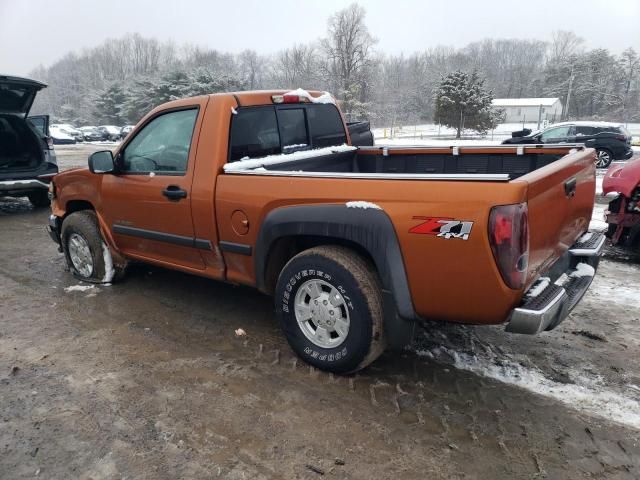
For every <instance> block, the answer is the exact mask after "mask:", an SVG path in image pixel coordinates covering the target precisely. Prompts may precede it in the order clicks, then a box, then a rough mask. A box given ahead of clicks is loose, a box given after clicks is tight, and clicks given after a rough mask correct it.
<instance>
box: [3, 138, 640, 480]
mask: <svg viewBox="0 0 640 480" xmlns="http://www.w3.org/2000/svg"><path fill="white" fill-rule="evenodd" d="M102 148H104V146H96V145H84V146H83V145H80V146H68V147H67V146H65V147H58V148H56V150H57V152H58V158H59V160H60V165H61V167H62V168H63V169H66V168H69V167H71V166H83V165H86V157H87V154H88V153H89V152H90V151H92V150H99V149H102ZM46 217H47V211H46V210H33V209H32V208H31V206H30V205H29V203H28V202H27V201H26V200H22V199H17V200H16V199H0V245H2V247H1V250H0V252H1V253H2V261H0V305H2V308H1V309H0V478H2V479H15V478H32V477H34V476H37V477H38V478H47V479H49V478H50V479H67V478H81V479H89V478H92V479H102V478H105V479H112V478H113V479H116V478H118V479H120V478H142V479H158V478H161V479H165V478H166V479H175V478H198V479H199V478H203V479H204V478H207V479H209V478H226V479H279V478H287V479H289V478H296V479H297V478H299V479H307V478H308V479H317V478H320V477H329V478H341V479H373V478H375V479H378V478H380V479H386V478H393V479H424V478H429V479H451V478H452V479H463V478H464V479H521V478H525V479H534V478H550V479H584V478H607V479H609V478H612V479H638V478H640V355H638V352H639V351H640V350H639V349H640V318H639V317H640V265H638V264H637V263H634V260H633V259H631V258H629V257H628V256H626V255H625V254H621V253H620V252H614V251H610V252H608V253H607V255H606V257H605V258H604V259H603V260H602V262H601V267H600V269H599V271H598V275H597V277H596V280H595V281H594V284H593V285H592V288H591V290H590V292H589V293H588V294H587V296H586V297H585V299H584V300H583V301H582V303H581V304H580V305H579V306H578V308H576V310H575V311H574V312H573V313H572V314H571V316H570V318H569V319H567V320H566V321H565V322H564V323H563V324H562V325H561V326H560V327H559V328H558V329H556V330H555V331H553V332H549V333H545V334H542V335H540V336H536V337H529V336H514V335H508V334H506V333H504V332H503V331H502V329H501V328H498V327H496V328H493V327H490V328H489V327H484V328H475V327H460V326H455V325H442V324H435V323H434V324H433V325H430V326H429V328H428V329H425V331H424V332H422V333H421V335H420V338H419V339H418V342H417V345H416V348H415V350H414V351H407V352H405V353H403V354H385V355H384V356H383V357H382V358H381V359H380V360H379V361H378V362H376V363H375V364H374V365H373V366H372V367H371V368H369V369H367V370H366V371H364V372H362V373H360V374H358V375H356V376H353V377H348V378H345V377H334V376H332V375H328V374H324V373H321V372H318V371H314V370H313V369H310V368H309V367H308V366H306V365H304V364H302V363H300V362H298V361H297V360H296V358H295V357H294V355H293V354H292V353H291V351H290V350H289V348H288V346H287V344H286V341H285V340H284V338H283V336H282V335H281V334H280V331H279V328H278V325H277V324H276V321H275V318H274V315H273V309H272V303H271V300H270V299H269V298H268V297H265V296H263V295H261V294H259V293H257V292H255V291H253V290H251V289H247V288H243V287H235V286H230V285H226V284H222V283H217V282H214V281H210V280H206V279H203V278H198V277H194V276H188V275H184V274H181V273H177V272H172V271H168V270H163V269H160V268H156V267H148V266H137V267H134V268H132V269H131V270H130V272H129V274H128V276H127V278H126V279H125V280H124V281H122V282H120V283H117V284H114V285H113V286H90V285H80V284H79V283H78V281H77V280H75V279H74V278H73V277H72V276H71V275H70V274H69V273H68V272H66V271H65V270H64V262H63V259H62V256H61V255H60V254H59V253H58V252H57V251H56V248H55V245H54V244H53V243H52V242H51V241H50V239H49V238H48V236H47V234H46V232H45V230H44V225H45V224H46ZM237 328H242V329H244V330H245V331H246V332H247V335H246V336H244V337H237V336H236V335H235V333H234V331H235V329H237Z"/></svg>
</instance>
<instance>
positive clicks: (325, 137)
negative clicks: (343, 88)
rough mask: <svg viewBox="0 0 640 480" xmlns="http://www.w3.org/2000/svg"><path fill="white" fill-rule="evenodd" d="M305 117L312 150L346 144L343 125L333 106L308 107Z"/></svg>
mask: <svg viewBox="0 0 640 480" xmlns="http://www.w3.org/2000/svg"><path fill="white" fill-rule="evenodd" d="M307 115H308V119H309V129H310V130H311V132H310V133H311V143H312V145H313V148H322V147H330V146H334V145H342V144H343V143H347V135H346V134H345V132H344V124H343V123H342V118H340V114H339V113H338V109H337V108H336V106H335V105H332V104H319V105H312V106H309V108H307Z"/></svg>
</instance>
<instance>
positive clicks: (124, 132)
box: [120, 125, 135, 140]
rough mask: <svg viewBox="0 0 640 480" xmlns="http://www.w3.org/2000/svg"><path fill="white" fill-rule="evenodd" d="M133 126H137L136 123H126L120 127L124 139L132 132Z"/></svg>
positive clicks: (121, 136) (121, 137)
mask: <svg viewBox="0 0 640 480" xmlns="http://www.w3.org/2000/svg"><path fill="white" fill-rule="evenodd" d="M133 127H135V125H125V126H124V127H122V128H121V129H120V139H121V140H124V139H125V138H127V135H129V134H130V133H131V131H132V130H133Z"/></svg>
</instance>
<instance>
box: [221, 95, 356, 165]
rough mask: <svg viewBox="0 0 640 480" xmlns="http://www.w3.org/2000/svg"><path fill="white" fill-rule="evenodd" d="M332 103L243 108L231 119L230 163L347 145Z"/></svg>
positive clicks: (342, 126) (337, 114) (345, 136)
mask: <svg viewBox="0 0 640 480" xmlns="http://www.w3.org/2000/svg"><path fill="white" fill-rule="evenodd" d="M346 141H347V135H346V133H345V130H344V125H343V123H342V118H341V117H340V114H339V113H338V109H337V108H336V106H335V105H332V104H300V105H297V104H296V105H295V106H293V105H278V106H275V105H274V106H271V105H269V106H264V107H262V106H261V107H243V108H239V109H238V113H237V114H235V115H233V116H232V120H231V138H230V147H229V161H230V162H235V161H237V160H241V159H243V158H260V157H266V156H267V155H274V154H280V153H290V152H294V151H297V150H305V149H312V148H322V147H329V146H333V145H342V144H344V143H346Z"/></svg>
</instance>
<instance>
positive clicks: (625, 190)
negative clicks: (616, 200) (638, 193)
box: [602, 158, 640, 197]
mask: <svg viewBox="0 0 640 480" xmlns="http://www.w3.org/2000/svg"><path fill="white" fill-rule="evenodd" d="M638 185H640V158H639V159H637V160H633V161H631V162H626V163H625V164H624V165H612V166H610V167H609V170H607V173H606V174H605V176H604V180H603V181H602V193H603V194H605V195H606V194H607V193H611V192H617V193H621V194H622V195H624V196H625V197H631V194H632V193H633V191H634V190H635V189H636V187H637V186H638Z"/></svg>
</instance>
